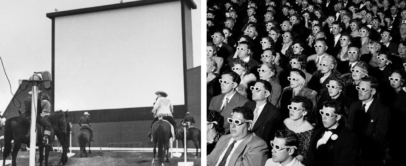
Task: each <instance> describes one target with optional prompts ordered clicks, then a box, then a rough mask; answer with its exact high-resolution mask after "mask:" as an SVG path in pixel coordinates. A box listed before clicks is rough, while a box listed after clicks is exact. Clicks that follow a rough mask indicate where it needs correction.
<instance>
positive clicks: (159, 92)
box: [155, 91, 168, 97]
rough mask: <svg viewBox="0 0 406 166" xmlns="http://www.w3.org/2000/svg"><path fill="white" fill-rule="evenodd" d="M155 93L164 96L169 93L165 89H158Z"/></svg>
mask: <svg viewBox="0 0 406 166" xmlns="http://www.w3.org/2000/svg"><path fill="white" fill-rule="evenodd" d="M155 94H156V95H161V96H163V97H166V96H168V94H166V93H165V92H164V91H156V92H155Z"/></svg>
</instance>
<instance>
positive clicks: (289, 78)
mask: <svg viewBox="0 0 406 166" xmlns="http://www.w3.org/2000/svg"><path fill="white" fill-rule="evenodd" d="M288 80H289V81H299V79H297V78H292V77H288Z"/></svg>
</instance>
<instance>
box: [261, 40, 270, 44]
mask: <svg viewBox="0 0 406 166" xmlns="http://www.w3.org/2000/svg"><path fill="white" fill-rule="evenodd" d="M259 43H261V44H266V43H269V42H268V41H260V42H259Z"/></svg>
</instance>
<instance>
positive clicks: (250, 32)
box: [245, 30, 254, 33]
mask: <svg viewBox="0 0 406 166" xmlns="http://www.w3.org/2000/svg"><path fill="white" fill-rule="evenodd" d="M245 32H247V33H252V32H254V31H250V30H248V31H245Z"/></svg>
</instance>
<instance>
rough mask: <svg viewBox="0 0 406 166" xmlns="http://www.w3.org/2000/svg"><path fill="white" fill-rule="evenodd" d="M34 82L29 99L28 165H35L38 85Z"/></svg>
mask: <svg viewBox="0 0 406 166" xmlns="http://www.w3.org/2000/svg"><path fill="white" fill-rule="evenodd" d="M37 84H38V83H37V82H34V86H32V91H31V95H32V100H31V131H30V166H35V147H36V146H35V145H36V143H37V134H36V132H35V128H36V126H37V125H36V124H37V104H38V100H37V97H38V86H37Z"/></svg>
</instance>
